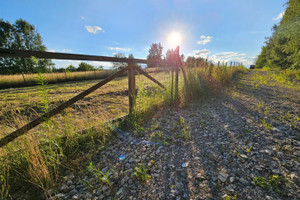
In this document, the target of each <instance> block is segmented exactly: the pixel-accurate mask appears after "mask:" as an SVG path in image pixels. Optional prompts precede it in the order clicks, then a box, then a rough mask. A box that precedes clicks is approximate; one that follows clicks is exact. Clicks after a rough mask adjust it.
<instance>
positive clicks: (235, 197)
mask: <svg viewBox="0 0 300 200" xmlns="http://www.w3.org/2000/svg"><path fill="white" fill-rule="evenodd" d="M237 199H238V196H237V194H235V195H234V196H230V195H226V197H225V198H224V200H237Z"/></svg>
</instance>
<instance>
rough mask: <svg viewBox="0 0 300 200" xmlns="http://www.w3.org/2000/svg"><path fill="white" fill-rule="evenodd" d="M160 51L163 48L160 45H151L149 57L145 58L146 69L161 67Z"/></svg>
mask: <svg viewBox="0 0 300 200" xmlns="http://www.w3.org/2000/svg"><path fill="white" fill-rule="evenodd" d="M162 50H163V47H162V45H161V44H160V43H158V44H156V43H154V44H152V45H151V47H150V49H149V55H148V56H147V65H148V67H160V66H162Z"/></svg>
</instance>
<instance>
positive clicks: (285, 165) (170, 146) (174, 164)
mask: <svg viewBox="0 0 300 200" xmlns="http://www.w3.org/2000/svg"><path fill="white" fill-rule="evenodd" d="M257 76H262V77H264V76H266V74H264V72H255V71H250V72H248V73H247V74H245V75H244V76H242V78H241V79H240V80H239V82H238V83H237V85H236V87H235V88H234V89H232V90H230V91H228V92H226V94H224V95H220V96H217V97H215V98H214V99H213V98H210V99H207V100H203V101H199V102H196V103H193V104H191V105H189V106H188V107H187V108H184V109H178V110H175V109H174V110H165V111H162V112H160V113H157V114H156V115H155V116H154V117H153V118H152V119H151V120H149V121H148V122H147V124H145V126H144V128H145V130H146V131H145V132H146V134H145V136H143V138H142V139H143V140H145V141H152V142H159V143H161V144H164V145H163V146H155V145H152V144H140V145H135V144H132V143H130V142H128V141H126V140H122V139H120V138H117V137H116V138H114V139H112V140H111V141H110V142H109V145H108V148H107V149H105V150H103V151H99V152H98V153H97V154H95V155H93V163H94V165H95V167H96V168H97V169H99V170H101V171H102V172H103V173H106V172H107V173H108V174H110V175H109V181H110V182H111V183H112V184H111V186H108V185H107V184H106V183H105V181H104V182H103V181H102V182H101V181H99V179H97V178H95V176H94V175H93V174H92V173H87V174H85V175H82V176H80V175H74V174H73V173H71V172H69V173H68V174H67V177H68V178H67V179H66V180H65V181H64V182H63V183H62V185H61V186H60V187H59V189H58V192H59V193H58V194H56V195H55V197H54V199H57V198H61V199H72V198H73V199H89V198H91V199H108V198H118V199H222V198H226V196H230V197H232V198H233V197H234V196H236V197H238V198H239V199H300V192H299V191H300V186H299V185H300V179H299V176H300V174H299V172H300V164H299V158H300V141H299V137H300V135H299V134H300V132H299V128H300V122H299V120H298V117H299V116H300V112H299V109H300V106H299V102H300V97H299V95H300V93H299V90H297V89H295V88H294V89H292V88H284V87H281V86H280V85H278V84H275V82H272V81H268V82H267V83H264V85H261V84H258V82H257V78H255V77H257ZM189 134H190V137H189ZM121 155H122V157H121V158H122V159H121V160H120V156H121ZM123 158H124V160H123ZM143 164H144V165H145V168H146V169H147V174H148V175H150V176H151V180H150V181H148V182H147V183H142V182H141V181H139V180H138V179H137V176H136V175H135V172H136V169H137V168H138V167H139V166H141V165H143ZM140 169H141V168H140ZM143 175H145V174H140V175H139V176H138V177H139V178H143V177H144V178H146V176H143ZM87 182H88V183H89V184H90V186H88V184H86V183H87ZM91 186H92V187H91Z"/></svg>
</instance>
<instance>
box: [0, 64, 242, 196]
mask: <svg viewBox="0 0 300 200" xmlns="http://www.w3.org/2000/svg"><path fill="white" fill-rule="evenodd" d="M238 71H244V68H242V67H232V68H226V67H213V66H209V65H207V66H201V67H195V68H191V69H187V81H183V78H182V77H183V76H182V75H180V80H181V81H180V82H179V83H180V84H179V94H180V100H181V102H183V103H186V102H188V101H190V100H192V99H196V98H199V97H200V98H201V97H202V96H205V95H207V94H208V93H216V92H218V91H219V90H221V89H222V88H223V87H225V86H226V85H228V84H229V83H230V82H231V79H232V77H233V76H234V74H235V73H236V72H238ZM163 73H165V74H166V72H163ZM162 77H164V79H165V80H159V81H161V82H163V83H164V84H165V86H166V89H162V88H160V87H158V86H156V85H155V84H153V83H152V84H144V83H143V82H142V81H139V80H138V81H137V82H138V84H141V85H140V86H139V90H138V94H137V96H136V101H137V104H136V107H135V112H134V113H133V114H132V115H131V116H130V117H129V118H127V119H125V120H124V121H123V122H121V123H120V124H119V125H122V124H125V123H127V124H128V123H129V124H130V126H131V127H133V128H135V129H136V130H138V131H139V130H141V131H143V125H142V124H143V121H144V120H145V119H147V117H149V116H151V114H153V113H154V112H156V111H157V110H158V109H162V108H166V109H168V108H170V107H169V106H170V105H171V106H173V102H172V97H171V90H172V88H171V85H172V84H171V81H170V76H162ZM40 80H41V78H40ZM143 84H144V85H143ZM46 89H47V88H45V87H41V91H40V95H41V96H42V97H43V101H44V104H43V102H41V105H45V103H46V104H47V93H46V92H45V90H46ZM43 108H45V106H44V107H43ZM70 109H71V108H69V109H66V110H65V112H64V113H62V114H61V116H60V119H62V120H60V122H57V121H55V120H54V119H50V120H49V121H47V122H46V123H44V124H43V128H42V129H38V132H37V133H35V134H25V135H24V136H22V137H21V138H19V139H18V140H16V141H14V142H12V143H10V144H8V145H7V146H5V147H4V148H2V149H1V151H2V152H0V153H1V155H2V156H1V157H0V184H1V186H0V192H1V193H0V199H10V198H15V195H16V194H18V191H19V192H24V191H39V192H41V191H44V192H45V193H46V191H47V190H48V189H49V188H52V187H53V186H55V184H56V183H57V180H59V179H60V178H61V171H63V170H65V169H69V170H76V169H78V168H79V167H80V165H82V162H86V163H89V162H90V159H91V158H90V156H91V155H90V154H89V153H86V152H89V151H93V150H94V151H95V150H97V149H99V148H101V147H103V146H105V145H106V142H107V141H108V140H109V138H110V137H111V136H112V131H111V129H110V128H109V126H108V124H106V123H104V121H105V119H103V118H100V119H99V117H98V115H93V113H92V111H88V112H87V113H86V114H83V115H82V116H81V118H80V119H75V116H73V115H71V114H70V112H69V110H70ZM91 124H98V126H94V127H93V128H90V129H86V130H85V131H80V129H81V128H84V127H91ZM21 194H22V193H21ZM19 195H20V194H19ZM30 198H31V199H32V197H30Z"/></svg>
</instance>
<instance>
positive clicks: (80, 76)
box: [0, 70, 127, 89]
mask: <svg viewBox="0 0 300 200" xmlns="http://www.w3.org/2000/svg"><path fill="white" fill-rule="evenodd" d="M114 72H116V71H115V70H102V71H86V72H69V71H66V72H59V73H45V74H44V76H45V78H46V79H47V82H48V83H49V84H56V83H62V82H70V81H83V80H93V79H104V78H106V77H108V76H109V75H110V74H112V73H114ZM36 75H37V74H24V75H22V74H15V75H0V89H6V88H12V87H24V86H35V85H38V81H37V80H36V78H35V77H36ZM126 75H127V74H126V73H125V74H123V76H126Z"/></svg>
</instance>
